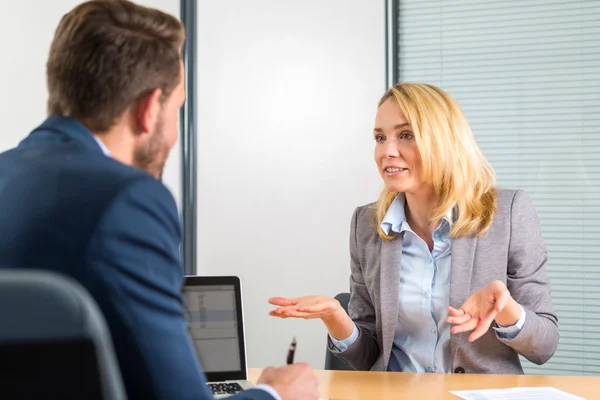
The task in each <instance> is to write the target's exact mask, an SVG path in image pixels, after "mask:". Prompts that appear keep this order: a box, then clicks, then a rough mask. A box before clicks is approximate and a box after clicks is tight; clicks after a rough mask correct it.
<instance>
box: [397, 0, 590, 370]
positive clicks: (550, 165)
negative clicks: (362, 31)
mask: <svg viewBox="0 0 600 400" xmlns="http://www.w3.org/2000/svg"><path fill="white" fill-rule="evenodd" d="M398 19H399V20H398V30H399V32H398V35H399V37H398V46H399V49H398V57H399V60H398V68H399V77H400V80H401V81H405V82H423V83H431V84H434V85H436V86H439V87H441V88H443V89H444V90H446V91H448V92H449V93H450V94H451V95H452V96H454V97H455V98H456V99H457V100H458V102H459V103H460V105H461V107H462V108H463V110H464V112H465V114H466V116H467V119H468V120H469V123H470V125H471V129H472V130H473V133H474V135H475V138H476V139H477V142H478V143H479V145H480V147H481V149H482V151H483V153H484V154H485V155H486V157H487V158H488V160H489V161H490V163H491V164H492V166H493V167H494V168H495V170H496V173H497V176H498V184H499V185H500V186H502V187H509V188H518V189H524V190H525V191H526V192H527V194H528V195H529V196H530V198H531V199H532V201H533V203H534V205H535V207H536V210H537V212H538V215H539V217H540V220H541V225H542V235H543V237H544V240H545V243H546V246H547V248H548V255H549V264H548V273H549V276H550V279H551V283H552V297H553V300H554V304H555V307H556V310H557V314H558V317H559V327H560V334H561V339H560V344H559V347H558V351H557V353H556V355H555V356H554V357H553V358H552V359H551V360H550V361H549V362H548V363H546V364H545V365H544V366H541V367H538V366H534V365H533V364H531V363H529V362H526V361H525V360H523V361H524V367H525V370H526V372H527V373H534V374H536V373H539V374H567V375H571V374H574V375H588V374H599V373H600V201H599V200H600V185H599V184H600V23H599V22H598V21H600V1H583V0H579V1H577V0H571V1H568V0H561V1H552V0H543V1H541V0H528V1H522V0H514V1H513V0H492V1H486V0H445V1H433V0H431V1H426V2H425V1H422V0H401V1H400V6H399V15H398Z"/></svg>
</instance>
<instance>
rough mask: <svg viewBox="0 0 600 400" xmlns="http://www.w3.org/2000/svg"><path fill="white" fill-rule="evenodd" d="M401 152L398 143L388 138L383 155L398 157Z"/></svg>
mask: <svg viewBox="0 0 600 400" xmlns="http://www.w3.org/2000/svg"><path fill="white" fill-rule="evenodd" d="M399 155H400V152H399V151H398V146H397V143H396V142H395V141H394V140H388V141H386V142H385V144H384V148H383V156H384V157H386V158H393V157H398V156H399Z"/></svg>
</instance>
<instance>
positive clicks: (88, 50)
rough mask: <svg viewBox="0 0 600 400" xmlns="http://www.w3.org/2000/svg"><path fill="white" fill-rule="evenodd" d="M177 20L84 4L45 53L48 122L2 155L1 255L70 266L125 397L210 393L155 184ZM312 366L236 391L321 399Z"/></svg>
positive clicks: (22, 263)
mask: <svg viewBox="0 0 600 400" xmlns="http://www.w3.org/2000/svg"><path fill="white" fill-rule="evenodd" d="M183 41H184V30H183V27H182V25H181V23H180V22H179V21H178V20H177V19H176V18H174V17H172V16H170V15H167V14H164V13H162V12H159V11H157V10H154V9H150V8H145V7H141V6H138V5H136V4H134V3H131V2H129V1H124V0H95V1H89V2H85V3H82V4H80V5H79V6H77V7H76V8H75V9H73V10H72V11H71V12H70V13H69V14H67V15H66V16H65V17H64V18H63V19H62V20H61V22H60V24H59V26H58V28H57V30H56V33H55V36H54V40H53V42H52V45H51V48H50V54H49V58H48V63H47V84H48V91H49V99H48V114H49V117H48V119H47V120H46V121H45V122H43V124H42V125H41V126H39V127H38V128H37V129H35V130H34V131H33V132H32V133H31V134H30V135H29V136H28V137H27V138H26V139H24V140H23V141H22V142H21V143H20V145H19V146H18V147H17V148H15V149H13V150H10V151H8V152H5V153H3V154H1V155H0V210H2V212H1V213H0V226H1V228H2V229H0V266H4V267H9V268H37V269H47V270H53V271H58V272H60V273H63V274H67V275H70V276H72V277H73V278H75V279H76V280H78V281H79V282H80V283H82V284H83V285H84V286H85V287H86V288H87V289H88V291H89V292H90V293H91V294H92V296H93V297H94V298H95V299H96V301H97V303H98V304H99V306H100V308H101V309H102V311H103V313H104V315H105V317H106V320H107V322H108V325H109V327H110V331H111V334H112V338H113V342H114V345H115V350H116V353H117V357H118V360H119V364H120V368H121V372H122V375H123V379H124V382H125V386H126V390H127V393H128V396H129V398H131V399H169V400H176V399H206V398H212V395H211V393H210V391H209V390H208V388H207V387H206V385H205V378H204V375H203V374H202V371H201V369H200V366H199V364H198V361H197V358H196V356H195V353H194V350H193V347H192V343H191V340H190V337H189V336H188V333H187V325H186V320H185V313H184V307H183V303H182V298H181V295H180V288H181V285H182V280H183V279H182V275H183V271H182V267H181V260H180V252H179V243H180V239H181V231H180V223H179V218H178V214H177V209H176V205H175V202H174V200H173V197H172V195H171V193H170V192H169V191H168V190H167V189H166V187H165V186H164V185H163V184H162V183H161V181H160V178H161V175H162V170H163V167H164V164H165V161H166V159H167V156H168V153H169V151H170V150H171V148H172V147H173V145H174V144H175V142H176V140H177V126H178V110H179V109H180V107H181V106H182V104H183V103H184V101H185V91H184V82H183V78H184V73H183V63H182V61H181V56H180V50H181V46H182V44H183ZM316 389H317V382H316V378H315V376H314V374H313V372H312V370H311V369H310V367H309V366H308V365H306V364H298V365H292V366H286V367H282V368H277V369H276V368H267V369H266V370H265V371H264V373H263V374H262V375H261V377H260V379H259V385H258V388H257V389H252V390H249V391H247V392H244V393H242V394H241V395H238V396H236V397H235V398H236V399H265V400H266V399H269V400H270V399H273V398H278V397H281V398H283V399H301V398H302V399H304V398H306V399H313V398H314V399H316V398H317V390H316Z"/></svg>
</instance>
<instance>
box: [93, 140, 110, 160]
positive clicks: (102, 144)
mask: <svg viewBox="0 0 600 400" xmlns="http://www.w3.org/2000/svg"><path fill="white" fill-rule="evenodd" d="M92 136H93V137H94V140H96V143H98V146H100V149H102V152H103V153H104V155H105V156H107V157H110V151H109V150H108V147H106V145H105V144H104V143H103V142H102V140H100V139H98V138H97V137H96V136H95V135H92Z"/></svg>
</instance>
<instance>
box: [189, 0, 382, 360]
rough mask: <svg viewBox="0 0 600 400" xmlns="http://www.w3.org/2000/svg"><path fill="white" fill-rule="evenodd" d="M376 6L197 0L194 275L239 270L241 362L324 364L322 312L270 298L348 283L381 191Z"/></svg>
mask: <svg viewBox="0 0 600 400" xmlns="http://www.w3.org/2000/svg"><path fill="white" fill-rule="evenodd" d="M384 21H385V17H384V1H372V0H352V1H348V0H327V1H323V0H305V1H290V0H288V1H281V0H252V1H247V0H230V1H226V2H225V1H213V0H198V72H197V73H198V77H197V79H198V97H199V98H198V121H197V126H198V273H199V274H201V275H220V274H223V275H225V274H227V275H229V274H235V275H239V276H240V277H241V278H242V282H243V285H244V301H245V308H246V324H247V342H248V364H249V366H251V367H263V366H266V365H269V364H282V363H284V362H285V355H286V351H287V347H288V346H289V342H290V340H291V339H292V337H293V336H296V337H297V339H298V351H297V359H298V360H304V361H309V362H310V363H311V364H312V365H313V367H315V368H320V369H322V368H323V363H324V358H325V332H326V331H325V329H324V327H323V326H322V324H321V322H320V321H316V320H315V321H304V320H291V319H288V320H278V319H274V318H272V317H269V316H268V315H267V313H268V311H269V310H270V309H271V306H269V305H268V304H267V299H268V298H269V297H271V296H292V297H293V296H300V295H309V294H323V295H329V296H334V295H335V294H337V293H338V292H342V291H348V277H349V255H348V237H349V228H350V218H351V216H352V212H353V210H354V208H355V207H356V206H358V205H362V204H365V203H368V202H371V201H374V200H376V198H377V196H378V194H379V191H380V189H381V188H382V184H381V181H380V178H379V176H378V174H377V171H376V167H375V163H374V161H373V146H374V142H373V139H372V130H373V122H374V117H375V111H376V104H377V101H378V100H379V98H380V96H381V95H382V94H383V91H384V89H385V42H384V40H385V22H384Z"/></svg>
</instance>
